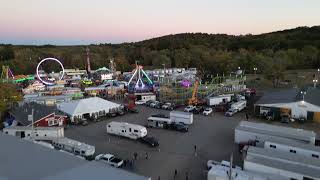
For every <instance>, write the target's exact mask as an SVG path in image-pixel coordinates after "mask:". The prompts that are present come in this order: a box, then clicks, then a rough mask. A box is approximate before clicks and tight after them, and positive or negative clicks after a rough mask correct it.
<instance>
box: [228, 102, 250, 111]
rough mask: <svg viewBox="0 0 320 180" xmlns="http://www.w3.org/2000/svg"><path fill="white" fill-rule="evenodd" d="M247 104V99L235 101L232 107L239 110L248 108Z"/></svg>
mask: <svg viewBox="0 0 320 180" xmlns="http://www.w3.org/2000/svg"><path fill="white" fill-rule="evenodd" d="M246 106H247V101H246V100H241V101H238V102H235V103H233V104H231V108H230V109H233V110H236V111H237V112H239V111H242V110H243V109H244V108H246Z"/></svg>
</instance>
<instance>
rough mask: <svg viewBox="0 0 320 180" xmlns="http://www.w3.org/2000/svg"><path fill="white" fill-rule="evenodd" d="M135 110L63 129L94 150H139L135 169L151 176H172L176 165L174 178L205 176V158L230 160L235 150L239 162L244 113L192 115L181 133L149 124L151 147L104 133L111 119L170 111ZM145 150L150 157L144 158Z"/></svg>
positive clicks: (129, 153)
mask: <svg viewBox="0 0 320 180" xmlns="http://www.w3.org/2000/svg"><path fill="white" fill-rule="evenodd" d="M138 109H139V113H138V114H129V113H128V114H126V115H124V116H118V117H114V118H108V119H106V120H103V121H100V122H96V123H90V124H89V125H88V126H84V127H82V126H77V127H71V128H69V129H67V130H66V131H65V135H66V136H67V137H70V138H73V139H77V140H79V141H82V142H86V143H88V144H91V145H94V146H95V147H96V152H97V153H113V154H115V155H118V156H119V157H121V158H124V159H132V157H133V153H134V152H137V153H138V160H137V161H136V162H135V164H134V168H133V169H132V170H131V169H128V170H129V171H133V172H136V173H138V174H142V175H145V176H150V177H152V179H156V180H157V179H158V176H160V177H161V179H162V180H163V179H165V180H167V179H173V174H174V170H175V169H177V171H178V177H177V179H185V174H186V173H188V175H189V179H196V180H201V179H203V180H204V179H206V173H207V171H206V162H207V160H209V159H212V160H217V161H221V160H229V159H230V155H231V153H232V152H233V153H234V163H235V164H236V165H241V159H240V155H239V153H238V152H237V150H238V149H237V146H236V145H235V144H234V128H235V127H236V126H237V124H238V123H239V121H240V120H241V119H244V115H243V114H241V113H239V114H236V116H234V117H231V118H228V117H224V116H223V114H222V113H215V114H212V115H211V116H208V117H206V116H203V115H195V116H194V124H193V125H192V126H191V127H190V129H189V132H187V133H182V132H176V131H171V130H164V129H150V128H148V135H151V136H155V137H156V138H157V139H158V140H159V144H160V146H159V148H151V147H148V146H147V145H145V144H141V143H139V142H136V141H134V140H130V139H126V138H121V137H117V136H112V135H109V134H107V133H106V128H105V126H106V124H107V123H108V122H111V121H123V122H130V123H136V124H140V125H145V124H146V119H147V118H148V117H149V116H150V115H152V114H156V113H159V112H163V113H165V114H169V111H165V110H158V109H152V108H149V107H144V106H140V107H138ZM194 145H196V146H197V150H198V153H197V156H195V155H194ZM146 152H148V154H149V156H150V157H149V159H147V160H146V159H145V154H146Z"/></svg>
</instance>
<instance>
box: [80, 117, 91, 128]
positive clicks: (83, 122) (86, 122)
mask: <svg viewBox="0 0 320 180" xmlns="http://www.w3.org/2000/svg"><path fill="white" fill-rule="evenodd" d="M80 124H81V125H82V126H87V125H88V124H89V123H88V120H87V119H86V118H82V119H81V122H80Z"/></svg>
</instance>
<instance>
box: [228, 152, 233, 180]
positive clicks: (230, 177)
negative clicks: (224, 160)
mask: <svg viewBox="0 0 320 180" xmlns="http://www.w3.org/2000/svg"><path fill="white" fill-rule="evenodd" d="M232 166H233V153H231V157H230V173H229V180H232Z"/></svg>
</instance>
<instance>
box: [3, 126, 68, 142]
mask: <svg viewBox="0 0 320 180" xmlns="http://www.w3.org/2000/svg"><path fill="white" fill-rule="evenodd" d="M32 132H33V133H32ZM3 133H4V134H8V135H12V136H18V137H20V138H26V139H31V138H33V139H34V140H51V139H54V138H63V137H64V128H63V127H35V128H34V129H33V130H32V127H29V126H10V127H6V128H4V129H3ZM32 134H33V135H32Z"/></svg>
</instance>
